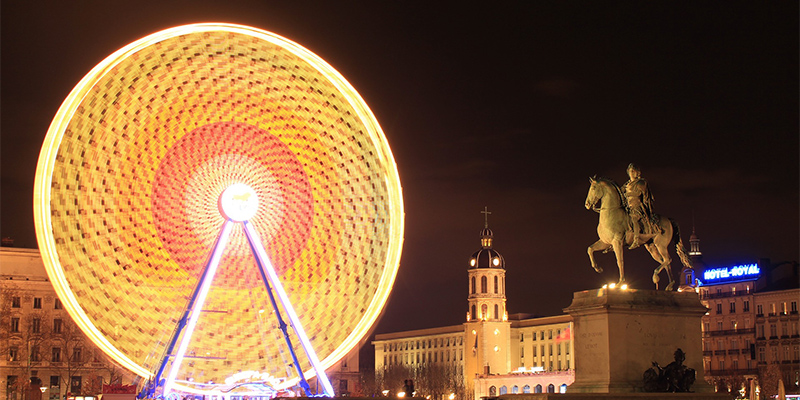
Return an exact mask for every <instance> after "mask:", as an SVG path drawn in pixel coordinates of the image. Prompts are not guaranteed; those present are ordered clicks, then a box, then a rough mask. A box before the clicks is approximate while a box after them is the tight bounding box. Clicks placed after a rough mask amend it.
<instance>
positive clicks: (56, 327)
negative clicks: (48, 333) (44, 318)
mask: <svg viewBox="0 0 800 400" xmlns="http://www.w3.org/2000/svg"><path fill="white" fill-rule="evenodd" d="M63 328H64V322H63V321H61V319H60V318H56V319H54V320H53V333H61V331H62V330H63Z"/></svg>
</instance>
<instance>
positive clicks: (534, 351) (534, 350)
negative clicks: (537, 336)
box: [533, 346, 536, 357]
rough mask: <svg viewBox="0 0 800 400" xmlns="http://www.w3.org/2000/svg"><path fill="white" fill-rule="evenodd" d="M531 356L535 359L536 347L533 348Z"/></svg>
mask: <svg viewBox="0 0 800 400" xmlns="http://www.w3.org/2000/svg"><path fill="white" fill-rule="evenodd" d="M533 356H534V357H536V346H533Z"/></svg>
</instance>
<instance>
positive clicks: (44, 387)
mask: <svg viewBox="0 0 800 400" xmlns="http://www.w3.org/2000/svg"><path fill="white" fill-rule="evenodd" d="M39 390H41V391H42V393H44V391H45V390H47V386H40V387H39Z"/></svg>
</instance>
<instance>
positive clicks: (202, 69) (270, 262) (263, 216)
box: [34, 24, 403, 397]
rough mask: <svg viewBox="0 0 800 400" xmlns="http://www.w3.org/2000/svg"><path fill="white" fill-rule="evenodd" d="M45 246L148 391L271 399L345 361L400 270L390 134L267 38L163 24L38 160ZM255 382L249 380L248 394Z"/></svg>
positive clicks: (131, 49)
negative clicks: (262, 395) (266, 395)
mask: <svg viewBox="0 0 800 400" xmlns="http://www.w3.org/2000/svg"><path fill="white" fill-rule="evenodd" d="M34 199H35V200H34V202H35V206H34V211H35V222H36V231H37V237H38V241H39V248H40V250H41V252H42V257H43V259H44V261H45V267H46V269H47V272H48V274H49V276H50V278H51V281H52V282H53V284H54V286H55V289H56V291H57V293H58V295H59V297H60V298H61V299H62V301H63V302H64V304H65V308H66V309H67V310H68V311H69V313H70V315H71V316H72V317H73V319H74V320H75V321H76V322H77V323H78V325H79V326H80V327H81V328H82V329H83V330H84V332H85V333H86V334H87V335H88V336H89V338H91V340H93V341H94V342H95V343H96V344H97V346H98V347H100V348H101V349H102V350H103V351H104V352H106V353H107V354H108V355H109V356H111V357H112V358H113V359H114V360H116V361H117V362H119V363H120V364H122V365H123V366H125V367H126V368H128V369H130V370H131V371H133V372H135V373H136V374H138V375H140V376H142V377H144V378H147V380H148V382H149V383H148V385H147V386H146V387H144V390H143V392H142V393H143V394H144V395H147V396H148V397H151V396H168V395H169V394H170V393H174V392H184V393H198V394H208V393H215V394H221V395H223V396H224V395H225V394H226V393H228V394H230V393H238V392H236V391H237V390H238V391H241V390H245V391H246V390H250V391H251V392H256V393H268V392H269V393H274V392H275V391H277V390H282V389H287V388H291V387H294V386H298V385H299V386H300V387H301V388H302V389H303V390H304V391H305V393H306V394H308V395H310V394H312V393H310V388H309V386H308V384H307V378H310V377H312V376H316V377H317V379H318V382H319V383H320V384H321V386H322V388H323V392H324V394H326V395H329V396H332V395H333V394H334V393H333V389H332V387H331V385H330V383H329V382H328V379H327V378H326V377H325V373H324V371H325V369H326V368H328V367H330V366H331V365H333V364H334V363H336V362H337V361H338V360H340V359H341V358H342V357H344V356H345V355H346V354H347V353H348V352H349V351H350V350H351V349H353V348H354V346H356V345H357V343H358V341H359V340H361V339H362V338H363V337H364V336H365V335H366V334H367V333H368V330H369V329H370V328H371V326H372V324H373V323H374V322H375V320H376V319H377V317H378V315H379V313H380V311H381V310H382V308H383V305H384V304H385V302H386V299H387V297H388V295H389V291H390V290H391V286H392V283H393V282H394V278H395V275H396V272H397V267H398V263H399V258H400V250H401V246H402V237H403V203H402V194H401V188H400V183H399V177H398V173H397V168H396V166H395V164H394V159H393V157H392V154H391V150H390V148H389V146H388V143H387V141H386V138H385V137H384V135H383V132H382V131H381V128H380V126H379V125H378V123H377V121H376V120H375V117H374V116H373V114H372V112H371V111H370V110H369V108H368V107H367V105H366V104H365V103H364V101H363V99H361V97H360V96H359V95H358V93H356V91H355V90H354V89H353V88H352V86H350V84H349V83H348V82H347V81H346V80H345V79H344V78H343V77H342V76H341V75H340V74H339V73H338V72H336V71H335V70H334V69H333V68H332V67H331V66H330V65H328V64H327V63H325V62H324V61H323V60H321V59H320V58H319V57H317V56H316V55H314V54H313V53H311V52H310V51H308V50H306V49H305V48H303V47H301V46H299V45H297V44H296V43H293V42H291V41H289V40H287V39H285V38H282V37H280V36H277V35H275V34H272V33H269V32H266V31H262V30H258V29H254V28H250V27H245V26H239V25H230V24H195V25H187V26H181V27H176V28H171V29H168V30H165V31H162V32H158V33H155V34H152V35H150V36H147V37H145V38H143V39H141V40H138V41H136V42H134V43H131V44H130V45H128V46H126V47H124V48H122V49H120V50H119V51H117V52H115V53H114V54H112V55H111V56H109V57H108V58H106V59H105V60H103V61H102V62H101V63H100V64H98V65H97V66H96V67H95V68H94V69H92V71H91V72H89V74H88V75H86V76H85V77H84V78H83V79H82V80H81V81H80V83H79V84H78V85H77V86H76V87H75V88H74V89H73V91H72V92H71V93H70V94H69V96H68V97H67V99H66V100H65V101H64V103H63V104H62V106H61V108H60V109H59V111H58V113H57V115H56V117H55V119H54V120H53V122H52V124H51V126H50V129H49V131H48V133H47V137H46V139H45V143H44V145H43V148H42V152H41V155H40V158H39V164H38V167H37V174H36V183H35V193H34ZM242 388H247V389H242Z"/></svg>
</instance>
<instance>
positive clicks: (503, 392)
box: [500, 385, 508, 394]
mask: <svg viewBox="0 0 800 400" xmlns="http://www.w3.org/2000/svg"><path fill="white" fill-rule="evenodd" d="M506 393H508V388H507V387H505V385H503V386H500V394H506Z"/></svg>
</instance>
